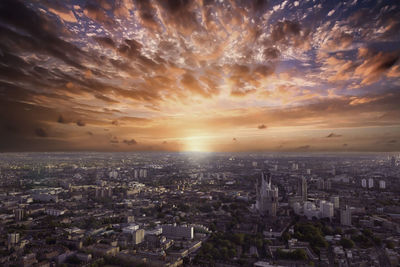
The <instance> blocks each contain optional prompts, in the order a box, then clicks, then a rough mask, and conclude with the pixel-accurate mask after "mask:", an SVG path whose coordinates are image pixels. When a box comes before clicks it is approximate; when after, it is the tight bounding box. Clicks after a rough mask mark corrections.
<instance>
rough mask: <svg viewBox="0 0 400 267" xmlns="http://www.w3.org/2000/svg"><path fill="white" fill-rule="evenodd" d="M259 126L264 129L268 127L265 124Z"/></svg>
mask: <svg viewBox="0 0 400 267" xmlns="http://www.w3.org/2000/svg"><path fill="white" fill-rule="evenodd" d="M257 128H258V129H260V130H262V129H267V126H266V125H265V124H260V125H258V127H257Z"/></svg>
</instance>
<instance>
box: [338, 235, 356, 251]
mask: <svg viewBox="0 0 400 267" xmlns="http://www.w3.org/2000/svg"><path fill="white" fill-rule="evenodd" d="M340 245H342V246H343V247H344V248H346V249H349V248H353V247H354V242H353V240H350V239H348V238H344V237H342V239H341V240H340Z"/></svg>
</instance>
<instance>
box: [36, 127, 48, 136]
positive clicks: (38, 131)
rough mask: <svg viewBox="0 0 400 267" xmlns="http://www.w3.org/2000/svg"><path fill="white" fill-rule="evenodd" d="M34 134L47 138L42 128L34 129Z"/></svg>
mask: <svg viewBox="0 0 400 267" xmlns="http://www.w3.org/2000/svg"><path fill="white" fill-rule="evenodd" d="M35 134H36V135H37V136H39V137H47V136H48V135H47V133H46V131H45V130H44V129H43V128H37V129H35Z"/></svg>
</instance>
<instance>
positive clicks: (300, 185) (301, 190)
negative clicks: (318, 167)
mask: <svg viewBox="0 0 400 267" xmlns="http://www.w3.org/2000/svg"><path fill="white" fill-rule="evenodd" d="M297 194H298V195H299V196H301V197H302V199H303V201H307V180H306V178H305V177H304V176H303V177H301V178H300V179H299V180H298V182H297Z"/></svg>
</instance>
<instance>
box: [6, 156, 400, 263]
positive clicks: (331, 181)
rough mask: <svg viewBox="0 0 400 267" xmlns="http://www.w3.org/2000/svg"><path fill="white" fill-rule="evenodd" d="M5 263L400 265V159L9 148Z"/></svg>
mask: <svg viewBox="0 0 400 267" xmlns="http://www.w3.org/2000/svg"><path fill="white" fill-rule="evenodd" d="M0 157H1V166H0V167H1V174H0V175H1V183H0V185H1V194H0V198H1V214H0V220H1V228H0V231H1V236H2V237H3V238H2V239H1V240H0V242H1V243H0V244H2V246H1V247H2V249H1V258H0V264H1V265H2V266H181V265H185V266H209V265H211V266H323V265H325V266H397V265H398V264H399V255H400V254H399V253H400V243H399V241H400V203H399V202H400V184H399V183H398V177H399V175H400V168H399V165H400V154H387V153H381V154H374V153H365V154H293V153H280V154H279V153H278V154H277V153H234V154H230V153H199V152H181V153H179V152H173V153H168V152H161V153H157V152H147V153H146V152H140V153H128V152H126V153H94V152H92V153H6V154H2V155H1V156H0Z"/></svg>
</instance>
